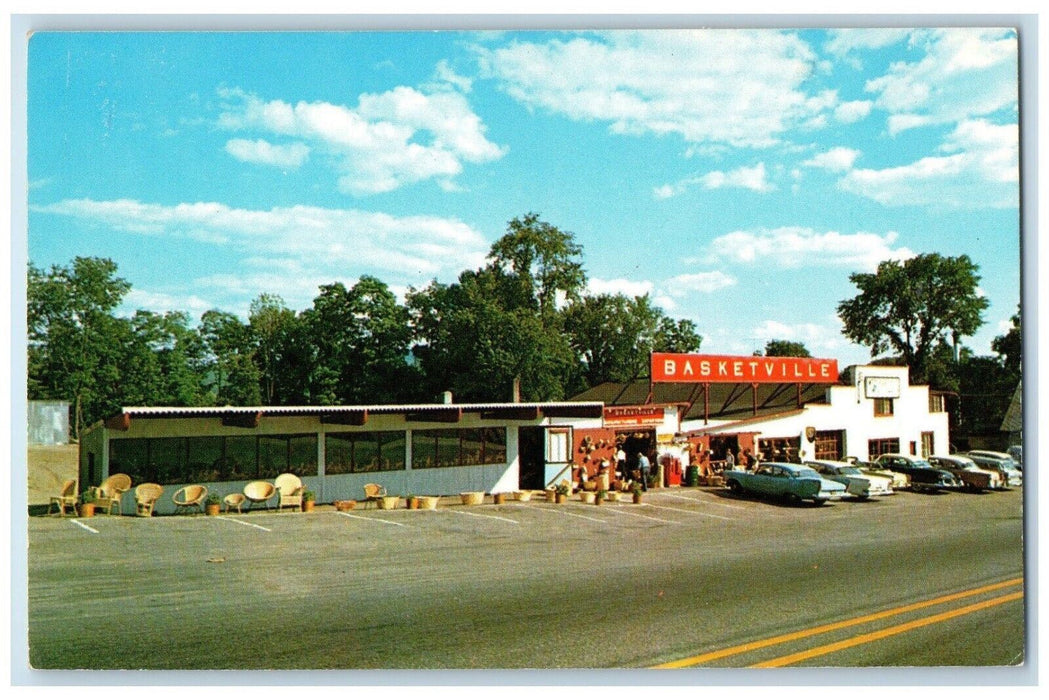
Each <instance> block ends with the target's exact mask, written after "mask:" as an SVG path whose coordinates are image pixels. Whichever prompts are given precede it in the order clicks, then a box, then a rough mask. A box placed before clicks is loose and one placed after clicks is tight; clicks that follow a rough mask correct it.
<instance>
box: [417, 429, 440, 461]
mask: <svg viewBox="0 0 1049 700" xmlns="http://www.w3.org/2000/svg"><path fill="white" fill-rule="evenodd" d="M436 466H437V436H436V434H435V433H434V431H432V430H416V431H413V432H412V469H432V468H433V467H436Z"/></svg>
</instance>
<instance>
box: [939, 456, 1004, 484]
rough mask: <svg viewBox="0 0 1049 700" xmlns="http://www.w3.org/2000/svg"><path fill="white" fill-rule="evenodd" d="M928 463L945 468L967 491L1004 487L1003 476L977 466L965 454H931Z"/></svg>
mask: <svg viewBox="0 0 1049 700" xmlns="http://www.w3.org/2000/svg"><path fill="white" fill-rule="evenodd" d="M929 464H931V465H933V466H934V467H936V468H938V469H945V470H947V471H949V472H950V473H951V474H954V476H955V477H956V478H957V479H958V480H959V481H961V482H962V486H963V488H965V489H966V490H968V491H975V492H980V491H988V490H992V491H997V490H999V489H1002V488H1005V478H1004V477H1003V476H1002V475H1000V474H999V473H998V472H996V471H992V470H990V469H984V468H982V467H979V466H977V464H976V462H974V461H972V460H971V459H970V458H969V457H966V456H965V455H933V456H932V457H929Z"/></svg>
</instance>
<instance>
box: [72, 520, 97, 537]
mask: <svg viewBox="0 0 1049 700" xmlns="http://www.w3.org/2000/svg"><path fill="white" fill-rule="evenodd" d="M70 522H71V523H73V524H74V525H79V526H80V527H82V528H84V529H85V530H87V531H88V532H93V533H95V534H96V535H97V534H98V530H96V529H95V528H93V527H88V526H87V525H85V524H84V523H82V522H80V521H79V520H71V521H70Z"/></svg>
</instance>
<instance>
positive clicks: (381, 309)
mask: <svg viewBox="0 0 1049 700" xmlns="http://www.w3.org/2000/svg"><path fill="white" fill-rule="evenodd" d="M302 321H303V323H304V325H305V334H306V336H307V337H308V338H309V339H310V343H311V344H312V346H313V349H314V353H313V358H314V359H313V362H312V365H313V366H312V372H311V375H310V378H309V384H310V387H311V396H312V397H313V400H314V401H316V402H319V403H389V402H397V401H401V400H407V399H416V398H419V397H418V396H417V394H416V388H415V387H416V386H417V385H418V376H417V374H418V369H417V368H415V367H413V366H412V365H411V364H410V363H409V352H410V346H411V339H412V330H411V327H410V326H409V316H408V309H407V308H406V307H405V306H403V305H401V304H400V303H398V301H397V298H396V297H395V296H394V295H393V293H392V292H391V291H390V289H389V287H387V286H386V284H385V283H384V282H382V281H380V280H378V279H376V278H375V277H371V276H367V275H365V276H363V277H361V278H360V279H359V280H358V281H357V283H356V284H355V285H354V286H353V287H351V288H350V289H346V287H345V286H344V285H343V284H342V283H341V282H336V283H334V284H328V285H324V286H322V287H321V288H320V294H319V295H318V296H317V298H316V299H314V301H313V307H312V308H310V309H308V310H306V311H305V312H303V314H302Z"/></svg>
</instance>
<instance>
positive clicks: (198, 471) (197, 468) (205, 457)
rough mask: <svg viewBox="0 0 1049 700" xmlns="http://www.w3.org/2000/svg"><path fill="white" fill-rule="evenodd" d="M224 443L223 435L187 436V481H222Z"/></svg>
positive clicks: (193, 482)
mask: <svg viewBox="0 0 1049 700" xmlns="http://www.w3.org/2000/svg"><path fill="white" fill-rule="evenodd" d="M222 443H223V439H222V438H221V437H191V438H186V473H185V475H184V476H185V481H186V482H187V483H191V484H195V483H198V482H201V481H221V479H222V477H221V474H220V469H221V468H222Z"/></svg>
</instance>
